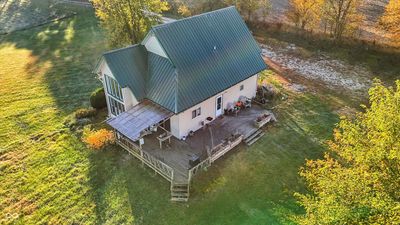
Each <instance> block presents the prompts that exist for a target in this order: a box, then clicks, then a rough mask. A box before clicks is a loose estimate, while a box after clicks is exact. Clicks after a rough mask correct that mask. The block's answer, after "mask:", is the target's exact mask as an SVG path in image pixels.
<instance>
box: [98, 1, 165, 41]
mask: <svg viewBox="0 0 400 225" xmlns="http://www.w3.org/2000/svg"><path fill="white" fill-rule="evenodd" d="M91 1H92V3H93V6H94V8H95V10H96V15H97V17H99V18H100V21H101V24H102V26H103V27H104V28H105V29H106V30H107V37H108V40H109V43H110V45H111V46H112V47H120V46H124V45H127V44H136V43H138V42H140V41H141V40H142V39H143V38H144V36H145V35H146V33H147V32H148V30H149V29H150V28H151V26H152V25H154V24H157V23H159V22H160V20H161V19H160V16H159V13H161V12H162V11H165V10H168V4H167V2H165V1H162V0H140V1H138V0H91Z"/></svg>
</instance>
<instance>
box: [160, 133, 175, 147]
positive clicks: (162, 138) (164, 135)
mask: <svg viewBox="0 0 400 225" xmlns="http://www.w3.org/2000/svg"><path fill="white" fill-rule="evenodd" d="M171 136H172V134H171V133H169V132H165V133H162V134H160V135H158V137H157V139H158V141H159V142H160V149H162V144H163V142H164V141H166V140H168V143H169V144H171Z"/></svg>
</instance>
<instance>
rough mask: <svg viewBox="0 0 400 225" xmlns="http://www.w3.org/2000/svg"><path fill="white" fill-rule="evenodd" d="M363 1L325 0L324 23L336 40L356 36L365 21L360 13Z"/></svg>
mask: <svg viewBox="0 0 400 225" xmlns="http://www.w3.org/2000/svg"><path fill="white" fill-rule="evenodd" d="M361 3H362V0H325V3H324V7H323V22H324V23H325V25H326V26H327V27H328V28H329V29H330V33H331V35H332V36H333V38H334V39H335V40H340V39H341V38H342V36H343V34H345V33H347V34H354V32H353V31H354V30H356V29H357V28H359V25H360V24H361V22H362V21H363V19H364V16H363V15H362V14H361V12H360V11H359V8H360V5H361Z"/></svg>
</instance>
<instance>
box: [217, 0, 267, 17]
mask: <svg viewBox="0 0 400 225" xmlns="http://www.w3.org/2000/svg"><path fill="white" fill-rule="evenodd" d="M225 4H227V5H234V6H236V8H237V9H238V10H239V12H240V13H241V14H242V15H243V16H244V17H245V18H246V20H247V21H251V20H253V19H254V18H253V15H254V14H255V12H256V11H257V10H263V11H261V12H262V13H263V14H264V13H268V12H269V11H268V10H269V9H270V2H269V0H225ZM264 16H265V15H263V17H264Z"/></svg>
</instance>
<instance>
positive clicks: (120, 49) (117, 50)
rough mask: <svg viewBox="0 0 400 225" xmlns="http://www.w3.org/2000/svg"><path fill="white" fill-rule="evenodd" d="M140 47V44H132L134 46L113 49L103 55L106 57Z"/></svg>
mask: <svg viewBox="0 0 400 225" xmlns="http://www.w3.org/2000/svg"><path fill="white" fill-rule="evenodd" d="M140 45H142V44H140V43H139V44H134V45H128V46H126V47H123V48H117V49H113V50H110V51H106V52H104V53H103V55H107V54H111V53H115V52H119V51H123V50H127V49H129V48H134V47H140Z"/></svg>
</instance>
